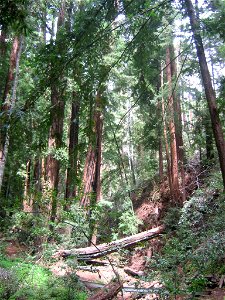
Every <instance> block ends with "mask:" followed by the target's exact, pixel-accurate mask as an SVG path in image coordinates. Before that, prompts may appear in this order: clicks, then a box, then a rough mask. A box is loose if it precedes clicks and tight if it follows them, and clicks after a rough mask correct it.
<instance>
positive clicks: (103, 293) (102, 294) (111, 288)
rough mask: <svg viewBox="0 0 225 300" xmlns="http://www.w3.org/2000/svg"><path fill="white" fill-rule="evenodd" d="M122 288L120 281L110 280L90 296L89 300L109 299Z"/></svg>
mask: <svg viewBox="0 0 225 300" xmlns="http://www.w3.org/2000/svg"><path fill="white" fill-rule="evenodd" d="M121 290H122V285H121V284H120V283H119V282H110V283H109V284H107V285H105V286H104V287H103V288H102V289H101V290H100V291H99V292H97V293H96V294H95V295H93V296H91V297H89V298H88V300H108V299H112V298H113V297H115V296H116V295H117V294H118V293H119V291H121Z"/></svg>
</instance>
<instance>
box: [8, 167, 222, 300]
mask: <svg viewBox="0 0 225 300" xmlns="http://www.w3.org/2000/svg"><path fill="white" fill-rule="evenodd" d="M206 172H207V170H201V168H200V167H198V166H197V165H195V164H194V162H193V163H192V164H190V167H189V168H188V170H187V172H186V177H185V185H186V193H187V197H189V196H190V195H191V194H192V193H193V192H194V191H195V190H196V189H197V188H199V187H200V186H201V184H202V183H203V182H204V177H205V175H206ZM132 201H133V206H134V210H135V213H136V215H137V216H138V218H139V219H140V220H142V224H141V225H140V228H139V231H144V230H148V229H151V228H155V227H157V226H159V225H160V224H161V223H162V220H163V218H164V216H165V214H166V212H167V211H168V209H169V208H170V207H171V206H173V203H172V200H171V198H170V193H169V187H168V182H167V180H166V179H165V180H163V181H162V182H161V183H159V182H157V181H154V180H152V181H148V182H145V184H142V186H140V187H139V188H137V189H136V190H135V191H133V192H132ZM162 246H163V244H162V240H161V239H160V238H155V239H153V240H150V241H146V242H145V243H144V244H142V245H141V246H137V247H135V248H133V249H129V250H121V251H119V252H115V253H112V254H109V255H107V256H106V257H104V259H96V260H95V264H92V265H90V264H86V265H81V266H80V267H78V268H77V271H76V275H77V276H78V277H79V279H80V281H81V282H82V283H83V284H84V286H85V287H86V289H87V291H88V293H90V294H93V293H95V291H96V289H97V288H102V287H104V285H106V284H108V283H110V282H112V281H113V280H119V281H120V282H122V284H123V287H124V289H123V291H122V292H120V293H119V294H118V295H117V296H116V298H115V299H119V300H122V299H126V300H128V299H146V300H148V299H159V298H158V294H157V293H154V291H151V290H158V291H159V290H160V288H161V287H162V285H161V284H160V282H159V281H157V280H152V281H150V279H148V281H146V280H144V278H146V276H148V272H149V261H150V260H151V257H152V256H153V255H154V253H159V252H160V251H161V248H162ZM27 250H28V249H26V247H25V246H23V245H20V244H19V243H18V242H17V241H15V240H7V246H6V248H5V254H6V255H7V257H9V258H17V257H19V256H20V255H21V253H25V252H26V251H27ZM48 267H49V269H50V270H51V272H52V273H53V274H54V275H56V276H59V277H62V276H65V275H68V274H70V273H71V272H73V270H71V269H70V268H69V267H68V266H67V264H66V262H65V260H64V259H60V260H58V261H56V262H55V263H52V264H51V265H49V266H48ZM174 299H176V300H183V299H187V297H185V296H176V297H175V298H174ZM198 299H202V300H203V299H205V300H224V299H225V291H224V289H221V288H218V287H217V286H215V288H211V289H208V290H206V291H205V292H204V293H203V294H202V295H201V294H200V295H199V297H198Z"/></svg>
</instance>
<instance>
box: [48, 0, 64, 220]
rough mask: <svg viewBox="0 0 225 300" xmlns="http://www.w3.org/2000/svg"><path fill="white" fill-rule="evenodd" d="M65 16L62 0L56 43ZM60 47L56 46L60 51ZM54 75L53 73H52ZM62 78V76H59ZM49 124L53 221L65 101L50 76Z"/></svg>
mask: <svg viewBox="0 0 225 300" xmlns="http://www.w3.org/2000/svg"><path fill="white" fill-rule="evenodd" d="M64 16H65V2H64V1H63V3H62V5H61V8H60V12H59V18H58V24H57V36H56V43H57V41H58V38H59V34H60V30H61V28H62V26H63V25H64ZM61 50H62V49H61V47H58V51H59V53H60V51H61ZM53 77H54V74H53ZM60 79H61V80H62V78H60ZM51 105H52V107H51V112H50V119H51V126H50V130H49V139H48V147H49V150H50V154H49V155H48V157H47V163H46V176H47V180H48V187H49V189H50V191H51V203H50V205H49V206H50V207H49V209H50V212H51V213H50V219H51V221H52V222H54V221H55V218H56V215H57V193H58V183H59V170H60V162H59V160H58V158H57V157H56V156H55V154H54V151H55V150H57V149H59V148H60V147H61V146H62V136H63V121H64V109H65V102H64V99H63V91H62V88H61V87H60V80H59V79H56V78H52V83H51Z"/></svg>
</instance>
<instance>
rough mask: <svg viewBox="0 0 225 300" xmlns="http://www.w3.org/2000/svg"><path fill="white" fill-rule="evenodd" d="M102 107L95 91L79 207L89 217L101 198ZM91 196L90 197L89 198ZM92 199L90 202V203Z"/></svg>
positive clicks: (93, 234)
mask: <svg viewBox="0 0 225 300" xmlns="http://www.w3.org/2000/svg"><path fill="white" fill-rule="evenodd" d="M102 128H103V120H102V105H101V94H100V91H97V95H96V102H95V110H94V128H93V133H92V134H93V140H94V143H91V144H90V145H89V148H88V152H87V157H86V162H85V167H84V175H83V186H84V189H83V193H84V194H83V197H82V199H81V201H80V205H81V206H84V207H89V215H91V211H92V206H93V205H95V204H96V203H97V202H99V201H100V197H101V176H100V173H101V160H102ZM91 194H92V196H91ZM91 199H92V201H91ZM96 226H97V225H96V222H94V223H93V222H91V223H90V230H91V242H92V243H93V244H96V234H97V227H96Z"/></svg>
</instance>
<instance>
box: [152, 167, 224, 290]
mask: <svg viewBox="0 0 225 300" xmlns="http://www.w3.org/2000/svg"><path fill="white" fill-rule="evenodd" d="M214 174H215V173H213V174H211V175H210V176H209V179H208V181H207V182H206V184H205V186H204V187H203V188H202V189H199V190H197V191H196V192H195V194H194V195H193V196H192V197H191V198H190V199H189V200H188V201H186V203H184V206H183V208H182V209H181V211H180V212H177V209H176V208H175V209H174V208H172V209H170V210H169V212H168V214H167V216H166V218H165V223H166V225H167V228H169V229H170V230H171V229H172V231H170V232H169V233H168V234H167V236H166V237H165V240H164V244H165V245H164V247H163V249H162V253H161V254H156V255H155V257H154V260H153V262H151V264H150V266H149V268H150V270H153V271H152V274H151V276H158V277H159V278H160V280H161V281H162V282H163V283H164V285H165V288H166V290H167V291H169V293H170V294H171V295H177V294H180V293H182V294H183V293H184V294H192V295H194V294H195V293H196V292H197V291H201V290H202V289H204V288H205V286H206V285H207V283H208V281H207V275H209V274H215V273H219V274H224V271H225V270H224V268H222V267H221V266H223V265H224V260H225V256H224V253H225V230H224V219H225V201H224V194H223V193H220V195H219V192H218V187H221V176H218V174H217V173H216V175H215V176H214ZM215 178H216V181H219V182H215ZM176 220H177V221H176ZM174 224H175V226H174ZM174 229H176V231H174ZM154 270H155V271H154Z"/></svg>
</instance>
